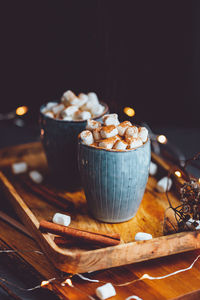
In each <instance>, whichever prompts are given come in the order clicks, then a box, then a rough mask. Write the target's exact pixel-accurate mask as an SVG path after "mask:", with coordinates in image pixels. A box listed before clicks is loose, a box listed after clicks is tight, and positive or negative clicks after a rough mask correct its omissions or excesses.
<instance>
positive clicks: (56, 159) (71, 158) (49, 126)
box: [40, 102, 108, 189]
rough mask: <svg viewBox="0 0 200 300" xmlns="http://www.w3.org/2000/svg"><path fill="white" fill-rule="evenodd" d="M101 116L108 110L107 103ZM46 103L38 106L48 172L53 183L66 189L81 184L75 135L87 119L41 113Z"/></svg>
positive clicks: (99, 117)
mask: <svg viewBox="0 0 200 300" xmlns="http://www.w3.org/2000/svg"><path fill="white" fill-rule="evenodd" d="M101 104H102V105H104V106H105V111H104V113H103V114H102V115H100V116H98V117H97V118H94V120H98V121H101V117H102V116H103V115H104V114H106V113H107V112H108V106H107V104H105V103H103V102H101ZM45 106H46V104H44V105H42V106H41V108H40V127H41V141H42V144H43V147H44V150H45V154H46V157H47V162H48V168H49V173H50V175H51V178H52V180H53V182H54V183H56V184H58V185H59V186H61V187H64V188H68V189H75V188H79V187H80V186H81V181H80V175H79V171H78V165H77V135H78V134H79V133H80V132H81V131H83V130H84V129H85V127H86V124H87V121H63V120H58V119H53V118H50V117H48V116H46V115H45V114H43V113H42V111H43V109H44V107H45Z"/></svg>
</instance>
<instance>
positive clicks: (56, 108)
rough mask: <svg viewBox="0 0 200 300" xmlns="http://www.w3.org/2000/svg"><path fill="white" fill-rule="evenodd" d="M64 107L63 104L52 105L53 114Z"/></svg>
mask: <svg viewBox="0 0 200 300" xmlns="http://www.w3.org/2000/svg"><path fill="white" fill-rule="evenodd" d="M64 108H65V106H64V105H63V104H58V105H55V106H54V107H52V112H53V113H54V115H57V114H59V113H60V112H61V111H62V110H63V109H64Z"/></svg>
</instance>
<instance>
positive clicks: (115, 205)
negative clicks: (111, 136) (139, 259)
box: [78, 140, 151, 223]
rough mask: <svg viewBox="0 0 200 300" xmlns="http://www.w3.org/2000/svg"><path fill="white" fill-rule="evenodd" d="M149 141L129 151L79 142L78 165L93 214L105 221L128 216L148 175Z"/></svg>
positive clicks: (142, 190) (132, 213)
mask: <svg viewBox="0 0 200 300" xmlns="http://www.w3.org/2000/svg"><path fill="white" fill-rule="evenodd" d="M150 154H151V150H150V141H149V140H148V141H147V142H146V143H145V144H144V145H143V146H141V147H139V148H137V149H134V150H129V151H107V150H104V149H98V148H94V147H90V146H87V145H84V144H82V143H81V141H80V140H79V143H78V165H79V170H80V174H81V180H82V185H83V187H84V190H85V195H86V199H87V203H88V208H89V210H90V212H91V213H92V215H93V216H94V217H95V218H96V219H98V220H100V221H104V222H109V223H119V222H123V221H127V220H129V219H131V218H132V217H133V216H134V215H135V214H136V212H137V210H138V207H139V205H140V203H141V200H142V198H143V194H144V191H145V187H146V184H147V180H148V175H149V164H150Z"/></svg>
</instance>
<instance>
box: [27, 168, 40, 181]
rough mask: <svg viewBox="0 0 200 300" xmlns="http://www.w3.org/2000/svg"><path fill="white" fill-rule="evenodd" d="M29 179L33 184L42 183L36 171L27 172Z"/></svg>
mask: <svg viewBox="0 0 200 300" xmlns="http://www.w3.org/2000/svg"><path fill="white" fill-rule="evenodd" d="M29 177H30V178H31V179H32V180H33V181H34V182H35V183H42V181H43V176H42V174H40V173H39V172H38V171H36V170H34V171H30V172H29Z"/></svg>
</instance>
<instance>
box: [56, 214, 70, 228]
mask: <svg viewBox="0 0 200 300" xmlns="http://www.w3.org/2000/svg"><path fill="white" fill-rule="evenodd" d="M52 221H53V223H55V224H59V225H63V226H69V224H70V223H71V217H70V216H68V215H64V214H61V213H55V215H54V216H53V219H52Z"/></svg>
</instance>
